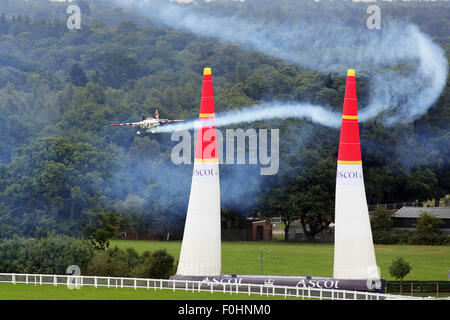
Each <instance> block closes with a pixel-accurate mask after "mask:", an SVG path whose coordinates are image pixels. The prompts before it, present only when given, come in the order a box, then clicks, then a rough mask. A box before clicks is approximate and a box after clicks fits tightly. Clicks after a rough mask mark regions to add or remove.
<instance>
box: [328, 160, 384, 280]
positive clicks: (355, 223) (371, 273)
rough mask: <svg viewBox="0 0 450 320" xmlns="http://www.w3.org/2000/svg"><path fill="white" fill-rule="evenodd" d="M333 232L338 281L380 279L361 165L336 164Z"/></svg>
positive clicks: (335, 271) (335, 273) (335, 274)
mask: <svg viewBox="0 0 450 320" xmlns="http://www.w3.org/2000/svg"><path fill="white" fill-rule="evenodd" d="M334 228H335V231H334V239H335V241H334V272H333V277H334V278H337V279H366V280H367V279H373V280H376V279H379V278H380V275H379V271H378V268H377V265H376V259H375V250H374V246H373V240H372V231H371V228H370V220H369V211H368V207H367V201H366V193H365V190H364V180H363V174H362V165H345V164H342V165H341V164H338V169H337V180H336V203H335V227H334Z"/></svg>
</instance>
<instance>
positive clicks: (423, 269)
mask: <svg viewBox="0 0 450 320" xmlns="http://www.w3.org/2000/svg"><path fill="white" fill-rule="evenodd" d="M111 246H112V247H113V246H118V247H120V248H126V247H132V248H134V249H136V250H137V251H138V252H142V251H145V250H150V251H154V250H158V249H166V250H167V252H169V253H170V254H172V255H173V256H174V257H175V260H178V258H179V255H180V249H181V242H179V241H161V242H158V241H121V240H115V241H111ZM261 250H263V273H264V274H267V275H313V276H331V275H332V274H333V244H311V243H293V242H288V243H285V242H223V243H222V272H223V273H225V274H232V273H236V274H261V261H260V260H259V256H260V253H261ZM375 254H376V258H377V264H378V266H379V267H380V269H381V275H382V277H383V278H385V279H386V280H395V279H394V278H393V277H392V276H391V275H390V274H389V266H390V265H391V263H392V260H393V259H395V258H396V257H403V258H404V259H405V260H406V261H407V262H409V263H410V265H411V267H412V270H411V272H410V273H409V274H408V275H407V276H406V277H405V278H404V279H403V280H422V281H431V280H441V281H445V280H448V270H450V246H409V245H375Z"/></svg>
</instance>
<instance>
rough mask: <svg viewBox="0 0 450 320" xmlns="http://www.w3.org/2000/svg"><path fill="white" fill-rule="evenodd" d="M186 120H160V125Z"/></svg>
mask: <svg viewBox="0 0 450 320" xmlns="http://www.w3.org/2000/svg"><path fill="white" fill-rule="evenodd" d="M180 121H184V120H168V119H160V120H159V123H170V122H180Z"/></svg>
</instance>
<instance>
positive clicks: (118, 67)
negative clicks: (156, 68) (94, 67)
mask: <svg viewBox="0 0 450 320" xmlns="http://www.w3.org/2000/svg"><path fill="white" fill-rule="evenodd" d="M95 60H96V61H97V62H99V63H100V65H101V68H100V74H101V79H102V84H104V85H107V86H110V87H112V88H115V89H118V88H120V87H121V86H122V85H123V84H124V83H125V82H126V81H127V80H130V79H137V78H139V76H140V75H141V74H142V67H141V66H140V65H139V63H138V61H137V60H136V59H135V58H133V57H129V56H127V55H126V54H124V53H122V52H106V53H103V54H101V55H99V56H97V57H96V59H95Z"/></svg>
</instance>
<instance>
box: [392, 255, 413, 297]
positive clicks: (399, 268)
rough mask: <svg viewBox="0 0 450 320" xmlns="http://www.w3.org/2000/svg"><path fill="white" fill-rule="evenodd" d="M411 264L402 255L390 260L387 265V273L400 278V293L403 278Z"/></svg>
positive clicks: (409, 269)
mask: <svg viewBox="0 0 450 320" xmlns="http://www.w3.org/2000/svg"><path fill="white" fill-rule="evenodd" d="M411 269H412V268H411V266H410V265H409V263H408V262H406V261H405V260H404V259H403V258H402V257H398V258H397V259H394V260H393V261H392V264H391V265H390V267H389V273H390V274H391V276H393V277H395V279H400V293H401V292H402V281H403V278H404V277H405V276H406V275H407V274H408V273H409V272H410V271H411Z"/></svg>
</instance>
